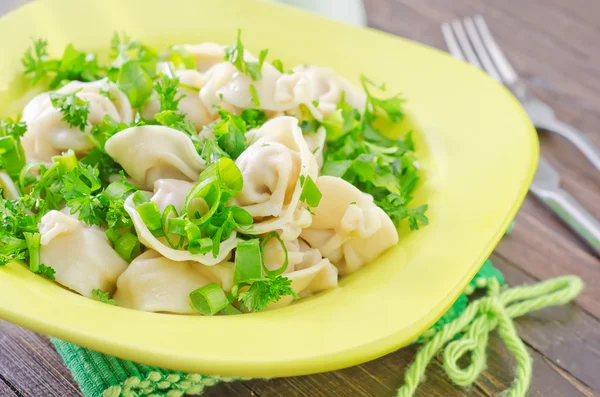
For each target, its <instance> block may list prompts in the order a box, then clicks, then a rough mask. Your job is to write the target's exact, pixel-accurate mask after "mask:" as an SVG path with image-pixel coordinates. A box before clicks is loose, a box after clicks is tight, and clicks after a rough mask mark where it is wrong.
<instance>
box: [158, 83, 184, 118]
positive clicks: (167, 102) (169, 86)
mask: <svg viewBox="0 0 600 397" xmlns="http://www.w3.org/2000/svg"><path fill="white" fill-rule="evenodd" d="M178 85H179V79H178V78H170V77H168V76H163V77H162V78H161V79H160V80H158V81H157V82H156V84H154V90H155V91H156V93H157V94H158V99H159V101H160V111H161V112H163V111H165V110H171V111H176V110H177V108H178V106H179V101H181V99H182V98H183V96H182V95H178V94H179V93H178V92H177V87H178Z"/></svg>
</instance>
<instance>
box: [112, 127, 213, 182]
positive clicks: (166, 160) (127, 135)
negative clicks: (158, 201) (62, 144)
mask: <svg viewBox="0 0 600 397" xmlns="http://www.w3.org/2000/svg"><path fill="white" fill-rule="evenodd" d="M105 149H106V152H107V153H108V154H109V155H110V156H111V157H112V158H113V159H114V160H115V161H116V162H117V163H119V164H121V166H122V167H123V169H124V170H125V172H127V174H128V175H129V176H130V177H131V180H132V181H133V183H134V184H136V185H137V186H139V187H141V188H142V189H152V187H153V186H154V182H155V181H157V180H158V179H164V178H172V179H181V180H186V181H196V180H198V176H199V175H200V172H202V170H204V168H206V163H205V162H204V160H203V159H202V157H200V155H199V154H198V152H197V151H196V148H195V147H194V144H193V143H192V140H191V139H190V137H189V136H187V135H186V134H185V133H184V132H181V131H178V130H175V129H173V128H169V127H165V126H161V125H144V126H140V127H131V128H128V129H126V130H123V131H121V132H119V133H117V134H115V135H113V136H112V137H111V138H110V139H109V140H108V141H106V145H105Z"/></svg>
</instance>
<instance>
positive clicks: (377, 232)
mask: <svg viewBox="0 0 600 397" xmlns="http://www.w3.org/2000/svg"><path fill="white" fill-rule="evenodd" d="M316 184H317V187H318V188H319V190H320V191H321V193H322V194H323V197H322V198H321V202H320V203H319V206H318V207H317V208H313V209H312V211H313V213H314V214H315V215H314V217H313V222H312V224H311V226H310V227H309V228H307V229H304V230H303V231H302V234H301V235H300V236H301V237H302V238H303V239H304V240H306V242H307V243H308V244H309V245H310V246H311V247H313V248H316V249H318V250H319V251H321V253H322V254H323V256H324V257H325V258H328V259H329V260H330V261H331V262H332V263H333V264H334V265H335V266H337V268H338V269H339V271H340V274H342V275H345V274H349V273H352V272H354V271H356V270H358V269H359V268H360V267H362V266H364V265H365V264H367V263H369V262H371V261H373V260H375V259H376V258H378V257H379V256H380V255H381V254H382V253H383V252H384V251H385V250H387V249H388V248H390V247H393V246H394V245H396V244H397V243H398V232H397V231H396V227H395V226H394V223H393V222H392V220H391V219H390V217H389V216H387V214H386V213H385V212H384V211H383V210H382V209H381V208H379V207H377V205H375V203H374V202H373V197H372V196H370V195H368V194H365V193H363V192H361V191H360V190H358V189H357V188H356V187H354V186H353V185H351V184H350V183H348V182H346V181H345V180H343V179H341V178H336V177H332V176H321V177H319V178H318V179H317V182H316Z"/></svg>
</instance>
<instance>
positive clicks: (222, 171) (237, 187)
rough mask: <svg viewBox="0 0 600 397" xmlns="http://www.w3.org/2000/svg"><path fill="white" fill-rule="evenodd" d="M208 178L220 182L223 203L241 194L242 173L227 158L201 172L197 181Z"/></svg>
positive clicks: (242, 185) (242, 184)
mask: <svg viewBox="0 0 600 397" xmlns="http://www.w3.org/2000/svg"><path fill="white" fill-rule="evenodd" d="M210 178H216V179H217V180H218V181H219V182H220V187H221V190H222V192H223V193H222V195H223V197H222V199H221V200H222V202H223V203H226V202H227V201H229V199H230V198H232V197H233V196H235V195H236V194H238V193H239V192H241V191H242V188H243V187H244V178H243V176H242V172H241V171H240V169H239V168H238V167H237V165H235V162H234V161H233V160H232V159H230V158H227V157H222V158H220V159H219V160H218V161H216V162H214V163H212V164H211V165H210V166H209V167H208V168H207V169H205V170H204V171H202V173H201V174H200V178H199V180H200V181H203V180H205V179H210Z"/></svg>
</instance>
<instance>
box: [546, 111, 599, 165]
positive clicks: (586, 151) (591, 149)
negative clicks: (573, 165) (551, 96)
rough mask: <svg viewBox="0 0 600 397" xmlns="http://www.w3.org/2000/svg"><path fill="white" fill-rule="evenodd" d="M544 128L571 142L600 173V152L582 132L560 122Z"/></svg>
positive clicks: (556, 121) (557, 121)
mask: <svg viewBox="0 0 600 397" xmlns="http://www.w3.org/2000/svg"><path fill="white" fill-rule="evenodd" d="M544 128H546V129H548V130H549V131H552V132H556V133H557V134H559V135H560V136H562V137H563V138H565V139H567V140H569V141H570V142H571V143H572V144H573V145H575V147H577V149H579V150H580V151H581V152H582V153H583V155H584V156H585V157H587V159H588V160H589V161H590V162H591V163H592V164H593V165H594V167H596V169H597V170H598V171H600V150H598V148H597V147H596V146H594V144H592V142H590V140H589V139H588V138H587V137H586V136H585V135H584V134H583V133H582V132H581V131H579V130H578V129H577V128H575V127H573V126H572V125H569V124H567V123H563V122H562V121H559V120H555V121H554V122H553V123H551V124H549V125H547V126H544Z"/></svg>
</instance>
